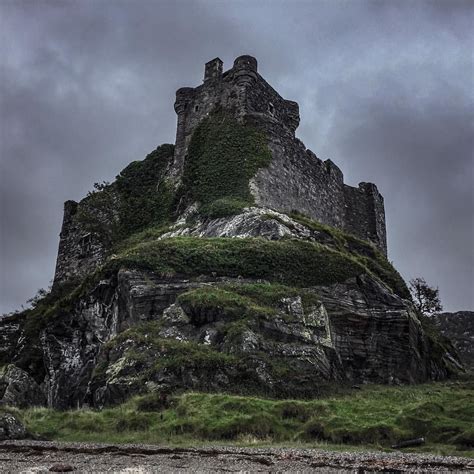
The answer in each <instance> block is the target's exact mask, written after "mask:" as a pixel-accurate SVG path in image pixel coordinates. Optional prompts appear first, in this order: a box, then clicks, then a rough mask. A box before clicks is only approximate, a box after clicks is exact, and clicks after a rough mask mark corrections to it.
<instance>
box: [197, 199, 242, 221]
mask: <svg viewBox="0 0 474 474" xmlns="http://www.w3.org/2000/svg"><path fill="white" fill-rule="evenodd" d="M250 204H251V203H250V201H248V200H247V201H244V200H242V199H231V198H221V199H216V200H215V201H213V202H210V203H208V204H203V205H201V206H200V207H199V214H201V216H203V217H208V218H209V219H219V218H221V217H227V216H233V215H236V214H240V213H241V212H242V211H243V210H244V209H245V208H246V207H248V206H249V205H250Z"/></svg>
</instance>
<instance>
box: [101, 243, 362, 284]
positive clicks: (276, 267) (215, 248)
mask: <svg viewBox="0 0 474 474" xmlns="http://www.w3.org/2000/svg"><path fill="white" fill-rule="evenodd" d="M109 266H111V267H115V268H120V267H125V268H137V269H145V270H150V271H153V272H156V273H158V274H161V275H165V276H173V275H189V276H199V275H203V274H204V275H214V276H228V277H239V276H240V277H247V278H257V279H264V280H269V281H275V282H280V283H283V284H289V285H295V286H300V287H303V286H311V285H322V284H331V283H337V282H343V281H345V280H347V279H348V278H351V277H356V276H358V275H361V274H363V273H365V271H366V270H365V268H364V267H363V266H362V265H361V264H359V263H358V262H357V261H355V260H354V259H351V258H350V257H349V256H348V255H346V254H343V253H341V252H338V251H336V250H332V249H330V248H328V247H326V246H324V245H320V244H318V243H313V242H305V241H301V240H296V239H295V240H281V241H268V240H265V239H260V238H252V239H226V238H207V239H205V238H197V237H179V238H171V239H163V240H158V241H155V242H147V243H144V244H139V245H137V246H135V247H132V248H131V249H128V250H126V251H124V252H123V253H121V254H120V255H118V256H117V257H116V258H114V259H113V260H111V261H110V263H109Z"/></svg>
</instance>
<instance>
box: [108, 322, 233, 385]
mask: <svg viewBox="0 0 474 474" xmlns="http://www.w3.org/2000/svg"><path fill="white" fill-rule="evenodd" d="M159 329H160V324H159V323H157V322H154V321H151V322H147V323H143V324H140V325H137V326H135V327H134V328H131V329H128V330H126V331H124V332H122V333H120V334H119V335H118V336H117V337H115V338H114V339H112V340H111V341H109V342H108V343H107V344H106V345H105V346H104V353H107V352H108V351H110V350H111V349H113V348H115V347H117V346H119V345H120V344H122V343H124V342H126V341H133V345H131V346H130V348H129V349H126V350H125V353H124V357H126V358H127V359H130V360H135V361H137V360H138V361H143V362H147V361H149V360H150V358H149V354H155V357H153V358H152V363H151V365H150V367H149V368H148V369H147V370H145V371H143V372H140V373H138V374H137V376H138V377H142V378H146V377H147V376H148V375H149V374H150V372H157V371H159V370H161V369H169V370H175V369H179V370H180V371H181V370H186V369H192V368H199V369H202V370H212V369H217V368H220V367H226V366H233V365H235V364H237V363H238V359H237V358H235V357H234V356H231V355H229V354H225V353H223V352H219V351H216V350H214V349H212V348H211V347H209V346H207V345H204V344H198V343H194V342H186V341H177V340H174V339H165V338H162V337H160V334H159ZM136 348H141V350H138V351H137V350H136Z"/></svg>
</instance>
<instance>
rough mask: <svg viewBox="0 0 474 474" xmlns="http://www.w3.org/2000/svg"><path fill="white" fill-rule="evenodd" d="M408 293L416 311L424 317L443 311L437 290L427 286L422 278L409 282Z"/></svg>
mask: <svg viewBox="0 0 474 474" xmlns="http://www.w3.org/2000/svg"><path fill="white" fill-rule="evenodd" d="M410 293H411V296H412V298H413V302H414V303H415V307H416V309H417V310H418V311H419V312H420V313H421V314H424V315H425V316H429V315H431V314H433V313H436V312H438V311H441V310H442V309H443V306H442V305H441V300H440V299H439V289H438V288H434V287H432V286H430V285H428V283H426V280H425V279H424V278H421V277H419V278H413V279H412V280H410Z"/></svg>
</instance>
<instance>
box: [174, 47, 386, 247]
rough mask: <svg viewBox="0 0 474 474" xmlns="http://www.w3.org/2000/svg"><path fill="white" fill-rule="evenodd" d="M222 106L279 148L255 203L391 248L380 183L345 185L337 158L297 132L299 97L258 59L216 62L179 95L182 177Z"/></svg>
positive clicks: (177, 162)
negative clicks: (318, 151)
mask: <svg viewBox="0 0 474 474" xmlns="http://www.w3.org/2000/svg"><path fill="white" fill-rule="evenodd" d="M216 107H221V108H223V109H225V110H226V112H227V113H231V114H232V115H233V116H234V117H235V118H237V119H238V120H240V121H242V122H245V123H249V124H252V125H255V126H256V127H258V128H259V129H261V130H263V131H264V132H265V134H266V136H267V138H268V145H269V148H270V149H271V151H272V157H273V159H272V162H271V164H270V165H269V166H268V167H267V168H264V169H260V170H259V171H258V172H257V174H256V176H255V177H254V178H253V179H252V180H251V182H250V188H251V192H252V194H253V196H254V198H255V203H256V204H257V205H259V206H266V207H270V208H273V209H276V210H279V211H283V212H291V211H295V210H297V211H299V212H302V213H304V214H306V215H308V216H309V217H311V218H313V219H315V220H317V221H319V222H321V223H324V224H328V225H331V226H334V227H338V228H341V229H344V230H346V231H348V232H351V233H353V234H355V235H357V236H358V237H360V238H362V239H365V240H370V241H372V242H373V243H374V244H376V245H377V246H378V247H379V248H380V249H381V250H382V251H383V252H384V253H386V251H387V246H386V237H385V214H384V206H383V198H382V196H381V195H380V193H379V192H378V190H377V187H376V186H375V185H373V184H370V183H361V184H360V185H359V187H358V188H353V187H351V186H347V185H345V184H344V177H343V174H342V172H341V170H340V169H339V168H338V167H337V166H336V165H335V164H334V163H333V162H332V161H331V160H326V161H322V160H320V159H319V158H318V157H317V156H316V155H315V154H314V153H313V152H311V151H310V150H307V149H306V147H305V146H304V144H303V143H302V142H301V141H300V140H298V139H297V138H296V137H295V131H296V129H297V127H298V125H299V121H300V117H299V107H298V104H297V103H296V102H293V101H289V100H286V99H283V98H282V97H281V96H280V95H279V94H278V92H276V91H275V90H274V89H273V88H272V87H271V86H270V85H269V84H268V83H267V82H266V81H265V80H264V79H263V77H262V76H260V75H259V74H258V71H257V61H256V60H255V58H252V57H251V56H241V57H239V58H237V59H236V60H235V62H234V65H233V67H232V68H231V69H230V70H228V71H226V72H224V73H223V72H222V61H221V60H220V59H218V58H216V59H214V60H212V61H209V63H207V64H206V67H205V76H204V83H203V84H202V85H200V86H198V87H196V88H194V89H193V88H182V89H179V90H178V91H177V93H176V103H175V110H176V112H177V114H178V127H177V135H176V148H175V157H174V163H173V166H172V173H171V176H172V177H173V178H174V179H175V181H179V178H180V176H181V174H182V171H183V167H184V162H185V159H186V152H187V148H188V145H189V142H190V140H191V136H192V132H193V130H194V128H195V127H196V126H197V125H198V124H199V122H200V121H201V120H202V119H203V118H204V117H205V116H207V115H208V114H209V113H210V112H211V111H213V110H214V109H215V108H216Z"/></svg>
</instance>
